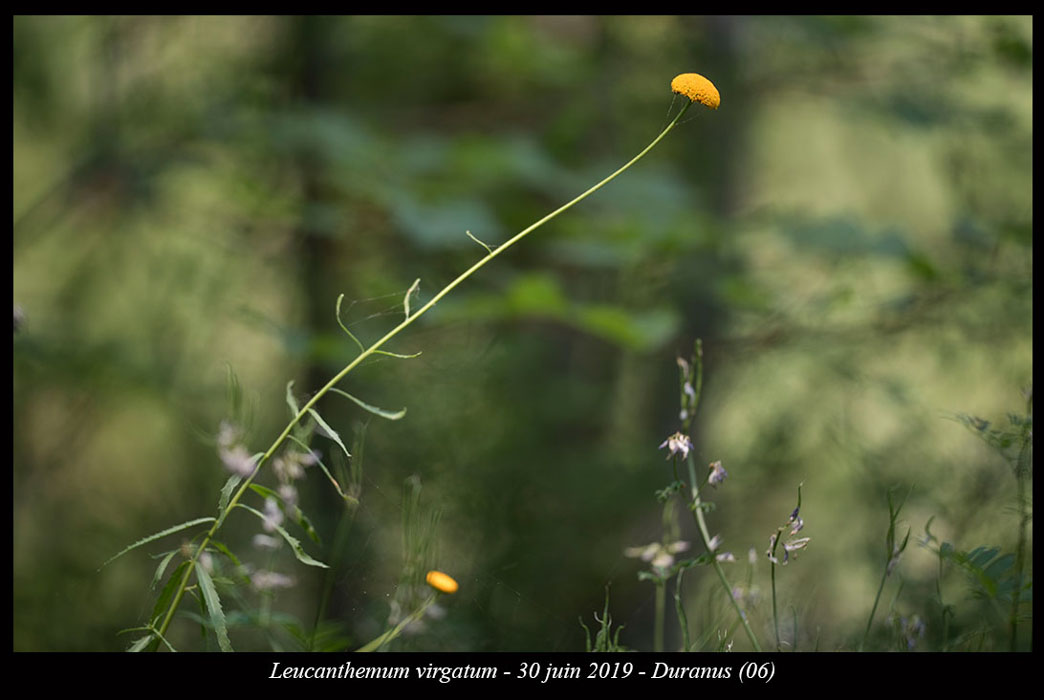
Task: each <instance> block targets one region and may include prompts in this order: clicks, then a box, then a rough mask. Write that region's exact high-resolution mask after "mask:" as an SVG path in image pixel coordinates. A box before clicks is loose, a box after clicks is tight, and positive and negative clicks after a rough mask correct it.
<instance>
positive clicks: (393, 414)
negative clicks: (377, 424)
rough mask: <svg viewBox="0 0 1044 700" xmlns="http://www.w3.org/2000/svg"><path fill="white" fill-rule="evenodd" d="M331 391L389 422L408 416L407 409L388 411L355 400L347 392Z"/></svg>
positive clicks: (333, 389) (334, 389)
mask: <svg viewBox="0 0 1044 700" xmlns="http://www.w3.org/2000/svg"><path fill="white" fill-rule="evenodd" d="M330 391H333V392H336V393H338V394H340V395H341V396H344V397H345V398H348V399H351V400H352V401H354V402H355V403H357V404H359V406H361V407H362V408H364V409H365V410H367V411H369V412H370V413H372V414H374V415H375V416H380V417H381V418H386V419H388V420H399V419H400V418H402V417H403V416H405V415H406V409H405V408H404V409H402V410H401V411H389V410H387V409H385V408H378V407H377V406H371V405H370V404H368V403H366V402H365V401H361V400H360V399H357V398H355V397H354V396H352V395H351V394H349V393H348V392H347V391H341V390H340V389H337V388H332V389H330Z"/></svg>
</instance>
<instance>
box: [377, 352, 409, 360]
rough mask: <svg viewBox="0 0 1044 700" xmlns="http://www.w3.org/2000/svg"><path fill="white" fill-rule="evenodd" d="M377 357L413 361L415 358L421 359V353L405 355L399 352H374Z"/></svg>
mask: <svg viewBox="0 0 1044 700" xmlns="http://www.w3.org/2000/svg"><path fill="white" fill-rule="evenodd" d="M373 352H374V354H375V355H387V356H388V357H397V358H399V359H400V360H412V359H413V358H415V357H420V352H415V353H413V354H412V355H403V354H401V353H397V352H391V351H390V350H374V351H373Z"/></svg>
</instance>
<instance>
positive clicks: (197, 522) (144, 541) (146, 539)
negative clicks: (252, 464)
mask: <svg viewBox="0 0 1044 700" xmlns="http://www.w3.org/2000/svg"><path fill="white" fill-rule="evenodd" d="M215 520H216V518H196V519H195V520H189V521H188V522H185V523H181V524H180V525H175V526H174V527H168V528H167V529H166V530H162V531H161V532H157V533H154V534H151V535H149V536H148V537H144V538H142V539H140V540H138V541H137V542H135V543H134V544H132V545H130V546H129V547H126V548H124V550H123V551H121V552H120V553H119V554H117V555H115V556H113V557H111V558H110V559H109V560H108V561H106V562H105V563H104V564H102V565H101V566H99V567H98V571H101V570H102V569H104V568H105V567H106V566H108V565H109V564H111V563H112V562H114V561H116V560H117V559H119V558H120V557H122V556H123V555H124V554H126V553H127V552H129V551H131V550H132V549H136V548H138V547H140V546H142V545H143V544H148V543H149V542H152V541H154V540H158V539H159V538H161V537H166V536H167V535H172V534H174V533H175V532H180V531H181V530H186V529H188V528H190V527H193V526H194V525H201V524H203V523H212V522H214V521H215Z"/></svg>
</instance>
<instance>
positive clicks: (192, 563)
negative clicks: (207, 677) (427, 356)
mask: <svg viewBox="0 0 1044 700" xmlns="http://www.w3.org/2000/svg"><path fill="white" fill-rule="evenodd" d="M692 104H693V103H692V102H689V103H686V104H685V106H684V107H682V109H681V111H680V112H678V116H676V117H675V118H674V120H673V121H672V122H671V123H670V124H668V125H667V126H666V128H664V130H663V131H662V132H660V135H659V136H657V137H656V138H655V139H653V140H652V143H650V144H649V145H648V146H646V147H645V148H644V149H643V150H642V151H641V152H640V153H639V154H638V155H636V156H635V157H634V158H632V159H631V160H629V161H628V162H627V163H626V164H625V165H624V166H623V167H621V168H620V169H619V170H617V171H616V172H614V173H612V174H611V175H609V176H608V177H606V178H605V179H604V180H602V181H601V182H599V183H598V184H596V185H594V186H593V187H591V188H590V189H588V190H587V191H586V192H584V193H582V194H580V195H578V196H577V197H575V198H574V199H572V200H570V201H569V202H567V203H566V204H563V205H562V206H561V207H559V208H558V209H555V210H554V211H553V212H551V213H550V214H548V215H547V216H545V217H544V218H542V219H540V220H539V221H537V222H536V223H534V224H532V225H531V226H529V227H528V228H526V229H523V230H522V231H520V232H519V233H517V234H515V236H514V237H512V238H511V239H509V240H508V241H507V242H505V243H504V244H502V245H500V246H498V247H496V248H493V249H488V248H487V249H488V250H489V253H488V254H487V255H486V256H485V257H484V258H482V259H480V260H479V261H478V262H476V263H475V264H474V265H472V266H471V267H469V268H468V269H467V270H465V271H464V272H463V273H461V274H460V276H458V277H457V278H456V279H455V280H453V281H452V282H450V283H449V284H447V285H446V286H445V287H443V288H442V290H441V291H440V292H439V293H438V294H436V295H435V296H433V297H432V298H431V299H430V300H429V301H428V303H426V304H424V305H423V306H422V307H420V308H419V309H417V310H416V311H415V312H414V313H412V314H407V315H406V317H405V318H404V319H403V320H402V322H401V323H400V324H399V325H397V326H396V327H395V328H393V329H392V330H390V331H388V333H386V334H385V335H384V337H382V338H381V339H380V340H378V341H376V342H375V343H373V344H372V345H371V346H370V347H368V348H366V349H365V350H363V351H361V352H360V353H359V355H358V356H357V357H356V358H355V359H354V360H352V361H351V362H349V363H348V365H347V366H345V368H344V369H342V370H341V371H340V372H338V373H337V374H336V375H334V377H333V378H332V379H331V380H330V381H329V382H327V383H326V385H325V386H323V387H322V388H321V389H319V391H317V392H316V393H315V395H314V396H313V397H312V398H311V399H310V400H309V401H308V403H306V404H305V405H304V406H302V407H301V410H300V411H298V413H297V415H296V416H294V417H293V419H291V420H290V422H289V423H287V425H286V428H284V429H283V432H282V433H280V434H279V437H277V438H276V439H275V441H274V442H273V443H272V445H271V446H270V447H269V448H268V449H267V450H266V451H265V453H264V454H263V455H262V456H261V458H260V459H259V460H258V462H257V465H256V466H255V467H254V471H253V472H252V473H251V474H250V476H249V477H247V478H246V479H245V480H244V481H243V483H242V485H241V486H240V487H239V489H238V490H237V491H236V493H235V495H234V496H232V498H231V499H230V500H229V502H228V505H227V507H226V508H225V511H224V513H225V514H227V513H229V512H231V511H232V509H233V508H235V506H236V504H238V503H239V500H240V499H241V498H242V497H243V494H244V493H245V492H246V490H247V488H249V486H250V484H251V483H253V481H254V478H255V477H256V476H257V475H258V473H259V472H260V470H261V467H262V466H263V465H264V464H265V463H266V462H267V461H268V460H269V459H271V457H272V455H273V454H275V452H276V451H277V450H278V449H279V448H280V447H281V446H282V444H283V442H285V441H286V439H287V436H289V435H290V432H291V431H292V430H293V429H294V427H295V426H296V425H297V424H298V423H299V422H300V421H301V419H302V418H304V417H305V416H307V415H308V412H309V410H310V409H312V408H313V407H314V406H315V405H316V404H317V403H318V402H319V400H320V399H322V398H323V397H324V396H325V395H326V394H327V393H328V392H329V391H330V390H331V389H332V388H334V387H335V386H337V384H338V383H340V381H341V380H342V379H344V378H345V377H346V376H347V375H348V373H349V372H351V371H352V370H353V369H355V368H356V367H358V366H359V365H360V364H361V363H362V362H363V361H364V360H366V359H367V358H368V357H370V356H371V355H373V354H374V353H375V352H377V351H378V350H379V349H380V348H381V347H382V346H384V344H385V343H387V342H388V341H390V340H391V339H392V338H394V337H396V336H397V335H399V333H401V332H402V331H404V330H406V328H408V327H409V326H410V325H412V324H413V322H414V321H416V320H417V319H418V318H420V317H421V316H423V315H424V314H425V313H427V312H428V311H429V310H430V309H431V308H432V307H434V306H435V305H436V304H437V303H439V301H441V300H442V298H443V297H445V296H446V295H447V294H449V293H450V292H451V291H453V290H454V289H456V288H457V286H458V285H460V284H461V283H462V282H464V280H466V279H468V278H469V277H471V276H472V275H473V274H475V273H476V272H478V271H479V270H480V269H482V268H483V267H484V266H485V265H486V264H487V263H489V262H490V261H492V260H493V259H494V258H495V257H497V256H498V255H500V254H501V253H503V252H505V251H506V250H508V249H509V248H510V247H511V246H513V245H515V244H516V243H518V242H519V241H520V240H522V239H523V238H525V237H526V236H527V235H528V234H530V233H531V232H533V231H534V230H536V229H537V228H539V227H540V226H542V225H544V224H545V223H547V222H548V221H550V220H551V219H553V218H555V217H556V216H558V215H559V214H561V213H562V212H564V211H566V210H567V209H569V208H571V207H572V206H573V205H575V204H577V203H579V202H581V201H583V200H584V199H586V198H587V197H588V196H590V195H591V194H594V193H595V192H597V191H598V190H600V189H601V188H602V187H604V186H605V185H606V184H608V183H609V182H611V181H612V180H614V179H615V178H616V177H617V176H618V175H620V174H622V173H623V172H624V171H626V170H627V169H628V168H630V167H631V166H632V165H634V164H635V163H637V162H638V161H639V160H641V159H642V158H643V157H644V156H645V154H647V153H648V152H649V151H651V150H652V149H653V147H654V146H656V144H658V143H659V142H660V141H662V140H663V138H664V137H665V136H667V134H669V133H670V132H671V131H672V130H673V129H674V127H675V126H677V124H678V121H679V120H680V119H681V118H682V115H684V114H685V112H686V111H687V110H688V109H689V107H690V106H692ZM223 521H224V517H221V518H219V519H218V520H217V521H215V522H214V525H213V526H212V527H211V528H210V530H209V531H208V532H207V534H206V535H205V536H204V537H203V541H202V542H201V543H200V545H199V547H197V548H196V551H195V553H194V554H193V555H192V558H191V559H190V560H189V565H188V566H187V567H185V573H184V574H183V575H182V577H181V581H180V583H179V584H178V587H177V592H176V593H175V594H174V596H173V598H172V600H171V603H170V606H169V607H168V609H167V612H166V615H165V616H164V618H163V622H162V623H161V624H160V626H159V628H158V634H159V635H163V634H165V633H166V631H167V628H168V627H169V626H170V623H171V620H173V618H174V613H175V611H177V609H178V606H179V605H180V604H181V599H182V597H183V596H184V595H185V590H186V588H187V587H188V582H189V578H190V577H191V576H192V572H193V571H194V570H195V567H196V564H197V562H198V561H199V557H200V555H201V554H202V553H203V552H204V551H206V548H207V545H208V544H210V541H211V540H212V539H213V538H214V535H215V534H216V533H217V531H218V530H219V529H220V527H221V525H222V523H223Z"/></svg>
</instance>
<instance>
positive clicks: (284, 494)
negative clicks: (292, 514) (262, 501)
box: [279, 484, 297, 506]
mask: <svg viewBox="0 0 1044 700" xmlns="http://www.w3.org/2000/svg"><path fill="white" fill-rule="evenodd" d="M279 497H280V498H282V499H283V503H285V504H286V505H288V506H296V505H297V489H296V488H294V486H293V485H292V484H283V485H282V486H280V487H279Z"/></svg>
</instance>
